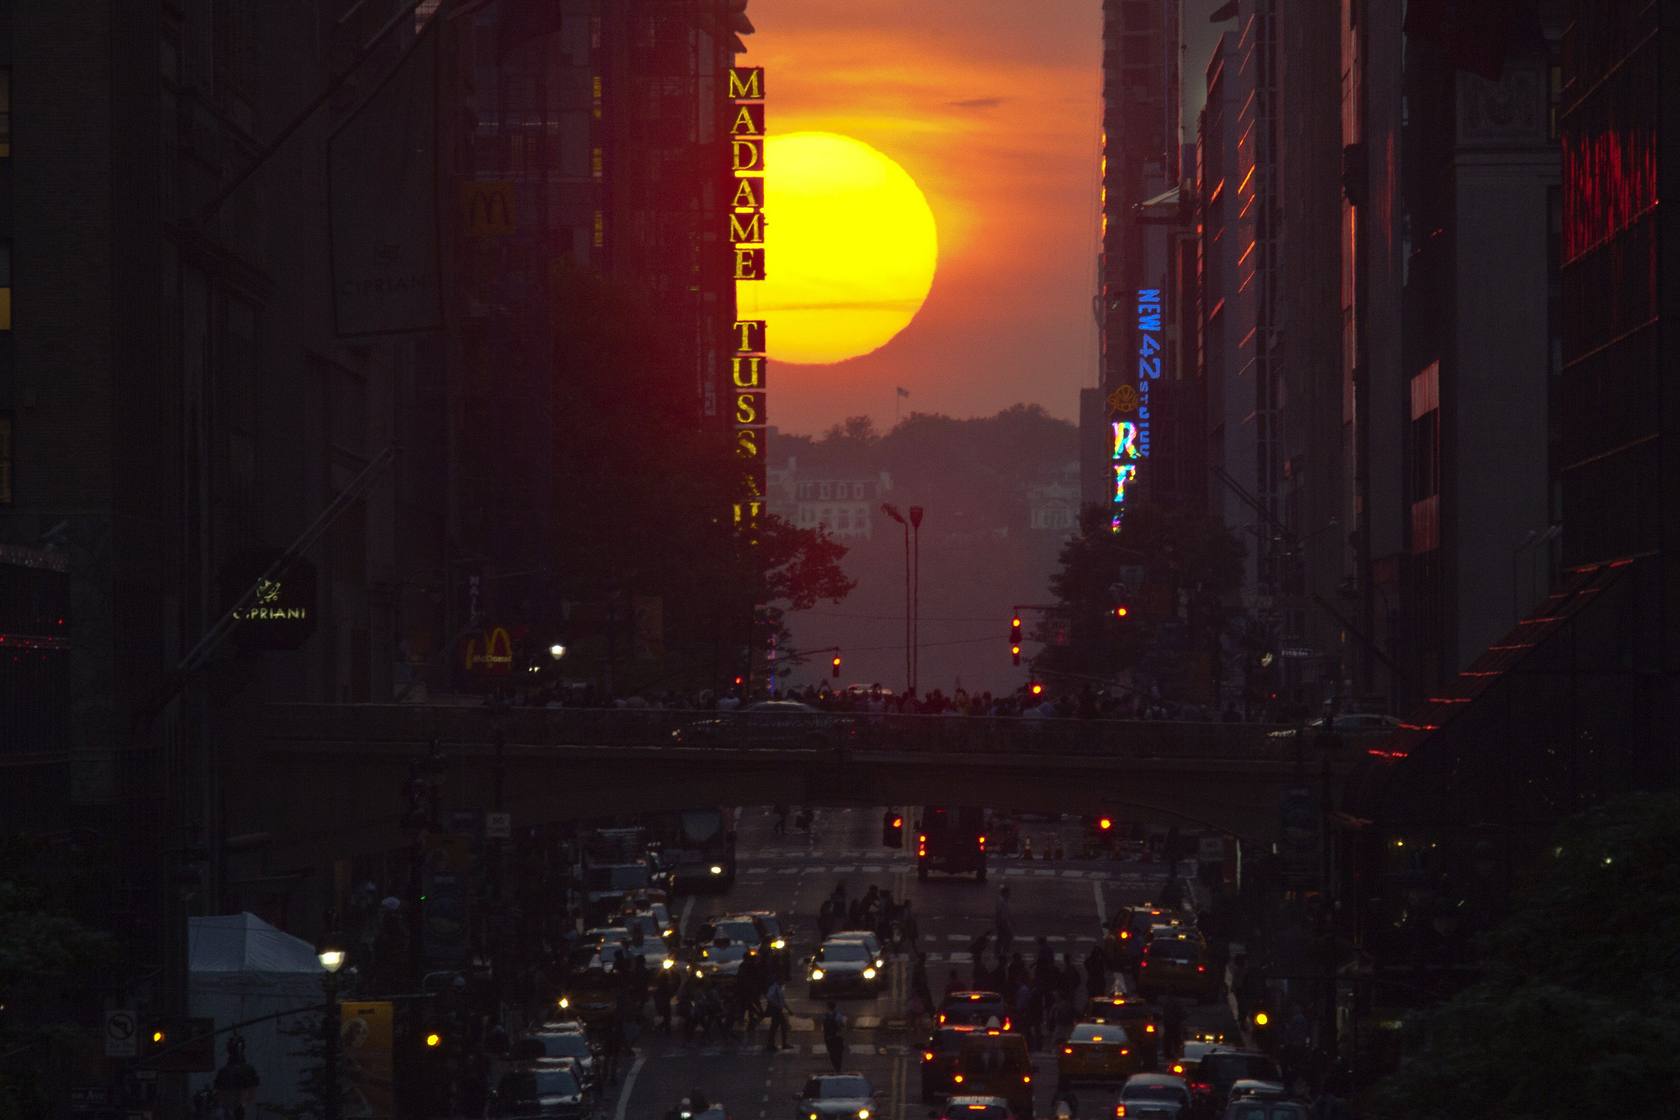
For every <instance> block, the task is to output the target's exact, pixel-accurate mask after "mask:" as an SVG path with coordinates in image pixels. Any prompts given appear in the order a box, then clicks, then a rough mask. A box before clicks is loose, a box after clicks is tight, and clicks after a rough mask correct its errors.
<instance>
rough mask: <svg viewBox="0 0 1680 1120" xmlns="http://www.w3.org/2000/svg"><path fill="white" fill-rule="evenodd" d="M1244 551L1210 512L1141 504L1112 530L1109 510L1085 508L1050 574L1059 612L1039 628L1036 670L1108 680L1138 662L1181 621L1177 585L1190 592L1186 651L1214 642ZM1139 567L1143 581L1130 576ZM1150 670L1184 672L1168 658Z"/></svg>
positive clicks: (1046, 674)
mask: <svg viewBox="0 0 1680 1120" xmlns="http://www.w3.org/2000/svg"><path fill="white" fill-rule="evenodd" d="M1242 558H1243V550H1242V545H1241V544H1240V543H1239V542H1238V541H1237V539H1236V538H1235V537H1234V536H1232V535H1231V533H1230V532H1229V531H1228V530H1227V529H1225V527H1224V526H1223V525H1221V524H1220V523H1219V522H1218V521H1216V520H1214V519H1213V518H1211V517H1209V516H1207V515H1204V514H1199V513H1193V512H1186V511H1183V510H1178V509H1173V508H1169V507H1165V506H1162V505H1161V504H1160V503H1149V504H1144V505H1140V506H1139V507H1138V508H1137V509H1134V510H1132V511H1131V512H1130V513H1128V514H1127V516H1126V523H1125V527H1124V531H1123V532H1120V533H1115V532H1113V531H1112V530H1111V528H1110V522H1109V518H1108V514H1107V511H1106V510H1103V509H1101V508H1099V507H1092V508H1090V509H1087V510H1086V511H1085V513H1084V515H1083V516H1082V518H1081V520H1080V532H1079V533H1078V535H1076V536H1074V537H1073V538H1071V539H1070V540H1069V541H1068V542H1067V544H1066V545H1064V546H1063V548H1062V553H1061V557H1060V564H1061V566H1060V568H1059V570H1058V571H1057V572H1056V573H1055V574H1054V575H1052V576H1051V578H1050V591H1051V594H1052V595H1054V596H1055V598H1056V603H1057V611H1056V614H1055V615H1054V616H1053V617H1052V618H1051V619H1049V620H1047V621H1045V622H1043V623H1041V624H1040V627H1039V629H1038V631H1037V632H1036V633H1035V634H1034V635H1033V636H1034V638H1035V639H1036V640H1038V641H1040V642H1044V643H1045V645H1044V647H1043V650H1042V652H1041V653H1040V654H1039V655H1038V656H1037V657H1035V658H1033V670H1034V672H1035V673H1036V674H1038V675H1040V676H1042V677H1044V678H1046V679H1055V678H1056V677H1063V678H1067V679H1073V680H1078V679H1092V678H1096V679H1104V678H1108V677H1112V676H1113V675H1114V674H1116V673H1119V672H1123V671H1125V670H1127V669H1130V668H1132V667H1133V666H1135V665H1137V664H1138V662H1139V660H1140V659H1141V658H1142V657H1143V655H1144V653H1145V652H1146V651H1149V650H1152V649H1154V648H1155V647H1157V646H1158V645H1159V643H1160V641H1161V639H1162V637H1163V633H1164V631H1166V630H1167V629H1168V628H1169V627H1172V626H1175V625H1177V624H1178V622H1179V619H1178V611H1177V606H1178V603H1179V599H1180V592H1190V593H1192V595H1191V596H1190V598H1191V600H1192V604H1191V605H1192V607H1193V608H1194V612H1193V615H1194V617H1192V619H1191V620H1190V623H1191V624H1190V626H1189V627H1188V629H1189V631H1190V635H1189V639H1190V640H1189V642H1188V647H1187V648H1188V649H1189V650H1192V651H1193V650H1195V649H1199V648H1202V644H1203V643H1204V642H1205V643H1207V644H1208V645H1210V646H1211V643H1212V642H1213V640H1214V639H1215V636H1216V635H1217V632H1218V626H1219V617H1218V611H1217V610H1216V609H1215V608H1214V607H1212V606H1211V604H1215V603H1217V602H1218V600H1219V598H1220V597H1221V596H1223V595H1224V594H1225V593H1227V592H1229V591H1231V590H1233V589H1234V588H1236V587H1237V585H1238V584H1239V582H1240V581H1241V578H1242ZM1138 572H1141V573H1142V577H1143V578H1142V580H1141V581H1138V580H1136V579H1135V578H1134V579H1132V580H1131V581H1130V582H1128V580H1127V578H1126V577H1127V575H1128V573H1130V574H1131V575H1133V576H1134V577H1135V575H1136V574H1137V573H1138ZM1120 606H1124V607H1126V608H1127V613H1126V616H1125V617H1124V618H1118V617H1116V615H1115V609H1116V608H1117V607H1120ZM1153 667H1154V668H1155V670H1156V671H1157V672H1158V673H1160V674H1162V675H1166V674H1167V673H1168V672H1169V671H1171V670H1172V669H1174V668H1177V669H1179V670H1180V671H1182V669H1183V667H1182V666H1177V667H1175V666H1171V665H1168V664H1165V663H1164V662H1163V661H1162V660H1155V661H1154V662H1153Z"/></svg>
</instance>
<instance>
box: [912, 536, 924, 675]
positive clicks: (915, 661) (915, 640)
mask: <svg viewBox="0 0 1680 1120" xmlns="http://www.w3.org/2000/svg"><path fill="white" fill-rule="evenodd" d="M910 537H911V539H912V540H913V541H914V542H915V544H914V546H913V552H912V555H914V557H915V563H914V564H913V565H912V566H911V569H910V573H911V574H910V587H911V592H910V691H911V692H915V691H916V689H918V688H920V687H921V684H922V507H921V506H911V507H910Z"/></svg>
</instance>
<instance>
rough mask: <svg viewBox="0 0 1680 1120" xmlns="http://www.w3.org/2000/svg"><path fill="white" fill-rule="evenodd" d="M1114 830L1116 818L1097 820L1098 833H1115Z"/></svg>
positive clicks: (1099, 818) (1100, 818)
mask: <svg viewBox="0 0 1680 1120" xmlns="http://www.w3.org/2000/svg"><path fill="white" fill-rule="evenodd" d="M1113 829H1114V818H1113V817H1098V818H1097V831H1098V832H1111V831H1113Z"/></svg>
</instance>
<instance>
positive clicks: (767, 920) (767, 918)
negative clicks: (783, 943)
mask: <svg viewBox="0 0 1680 1120" xmlns="http://www.w3.org/2000/svg"><path fill="white" fill-rule="evenodd" d="M758 920H759V921H761V922H763V923H764V932H765V933H767V934H769V935H770V936H771V937H780V936H781V935H782V927H781V926H780V925H778V924H777V923H776V918H775V916H774V915H772V914H760V915H759V917H758Z"/></svg>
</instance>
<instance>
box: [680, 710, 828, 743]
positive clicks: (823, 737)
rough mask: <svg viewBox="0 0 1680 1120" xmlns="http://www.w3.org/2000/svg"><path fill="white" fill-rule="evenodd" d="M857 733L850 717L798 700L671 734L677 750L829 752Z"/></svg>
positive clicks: (703, 721)
mask: <svg viewBox="0 0 1680 1120" xmlns="http://www.w3.org/2000/svg"><path fill="white" fill-rule="evenodd" d="M856 730H857V727H856V720H855V719H853V718H852V717H849V716H842V715H836V714H835V713H833V712H825V711H823V710H822V709H821V708H815V707H812V706H811V705H810V704H802V703H800V702H799V701H797V700H760V701H758V702H757V703H754V704H748V705H747V706H746V707H744V708H741V709H738V710H737V711H734V712H726V713H723V714H720V715H716V716H712V717H710V718H708V719H701V720H695V721H694V722H692V723H689V724H686V725H685V726H683V727H679V728H677V729H676V730H674V731H672V732H671V741H672V742H673V743H674V744H676V745H678V746H741V747H749V748H759V749H764V748H776V749H781V750H828V749H832V748H833V747H836V746H838V745H840V744H841V743H843V742H845V741H846V740H848V739H849V738H851V737H852V736H853V735H855V733H856Z"/></svg>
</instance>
